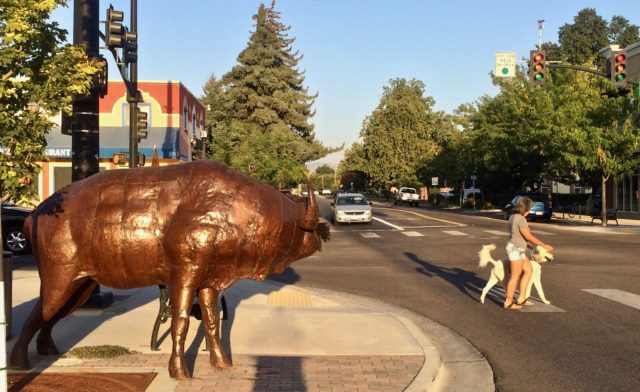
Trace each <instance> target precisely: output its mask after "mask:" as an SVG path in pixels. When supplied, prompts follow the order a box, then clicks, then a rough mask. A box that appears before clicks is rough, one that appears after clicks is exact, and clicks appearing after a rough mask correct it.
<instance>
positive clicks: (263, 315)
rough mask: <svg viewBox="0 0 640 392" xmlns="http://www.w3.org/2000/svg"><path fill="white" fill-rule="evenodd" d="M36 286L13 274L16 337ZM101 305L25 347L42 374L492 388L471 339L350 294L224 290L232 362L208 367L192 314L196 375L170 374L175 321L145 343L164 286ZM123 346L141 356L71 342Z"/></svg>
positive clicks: (269, 385)
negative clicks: (86, 352)
mask: <svg viewBox="0 0 640 392" xmlns="http://www.w3.org/2000/svg"><path fill="white" fill-rule="evenodd" d="M38 290H39V277H38V274H37V271H36V270H34V269H17V270H15V271H14V276H13V309H14V310H13V328H12V335H13V339H12V340H11V341H9V342H8V348H9V350H10V348H11V347H12V345H13V343H14V341H15V338H16V337H17V335H18V334H19V331H20V328H21V326H22V324H23V322H24V320H25V319H26V317H27V315H28V312H30V311H31V308H32V306H33V303H34V302H35V298H36V297H37V295H38ZM103 290H104V291H111V292H113V294H114V296H115V299H116V301H115V302H114V304H113V305H112V306H110V307H108V308H107V309H104V310H90V309H80V310H78V311H76V313H74V314H73V315H72V316H70V317H68V318H65V319H63V320H62V321H60V323H59V324H58V325H57V326H56V328H55V329H54V341H55V342H56V344H57V346H58V348H59V349H60V351H61V352H62V353H63V355H61V356H55V357H44V356H38V355H36V350H35V339H34V341H33V342H32V343H31V346H30V349H29V352H30V359H31V364H32V365H33V366H34V370H37V371H43V372H54V373H62V372H102V373H114V372H115V373H145V372H146V373H148V372H153V373H157V376H156V377H155V378H154V380H153V382H152V383H151V384H150V386H149V387H148V388H147V391H150V392H151V391H153V392H156V391H199V390H202V391H215V390H221V391H367V390H375V391H403V390H408V391H427V390H437V391H447V390H459V391H465V390H469V391H471V390H473V391H493V390H494V389H495V387H494V384H493V373H492V371H491V368H490V366H489V365H488V363H487V361H486V360H485V359H484V357H483V356H482V355H481V354H480V353H479V352H478V351H477V350H476V349H475V348H474V347H473V346H472V345H471V344H470V343H469V342H468V341H466V339H464V338H462V337H460V336H458V335H457V334H455V333H453V332H452V331H450V330H448V329H447V328H445V327H442V326H441V325H439V324H437V323H434V322H432V321H430V320H428V319H424V318H422V317H420V316H417V315H415V314H413V313H410V312H408V311H406V310H404V309H400V308H394V307H392V306H390V305H387V304H384V303H381V302H378V301H374V300H371V299H367V298H362V297H357V296H353V295H347V294H341V293H335V292H329V291H321V290H307V289H301V288H298V287H295V286H289V285H281V284H279V283H275V282H272V281H264V282H256V281H252V280H243V281H240V282H237V283H236V284H234V285H233V286H232V287H231V288H230V289H229V290H227V292H226V293H225V296H226V299H227V303H228V308H229V319H228V320H225V321H223V324H222V331H223V332H222V341H223V344H224V345H225V347H226V348H227V350H228V352H229V353H230V356H231V358H232V361H233V363H234V367H233V368H232V369H231V370H227V371H216V370H214V369H211V367H210V366H209V363H208V352H205V351H203V350H204V347H205V339H204V333H203V332H202V329H201V328H200V322H199V321H197V320H195V319H194V318H191V323H190V328H189V334H188V336H187V340H186V345H187V347H188V350H187V354H188V359H187V360H188V362H189V361H190V370H191V372H192V375H193V377H194V378H193V379H191V380H184V381H176V380H173V379H171V378H169V376H168V371H167V365H168V360H169V354H170V352H171V336H170V333H169V324H170V322H167V323H165V324H163V325H162V327H161V330H160V335H161V340H162V342H161V345H160V351H157V352H154V351H151V350H150V348H149V341H150V336H151V330H152V326H153V323H154V321H155V318H156V315H157V313H158V306H159V302H158V293H159V291H158V288H157V287H147V288H142V289H132V290H114V289H110V288H104V287H103ZM104 344H111V345H118V346H123V347H126V348H129V349H130V350H133V351H136V352H137V353H136V354H133V355H127V356H122V357H118V358H115V359H110V360H106V359H78V358H75V357H72V356H70V355H65V354H64V353H66V352H68V351H69V350H70V349H72V348H74V347H83V346H97V345H104Z"/></svg>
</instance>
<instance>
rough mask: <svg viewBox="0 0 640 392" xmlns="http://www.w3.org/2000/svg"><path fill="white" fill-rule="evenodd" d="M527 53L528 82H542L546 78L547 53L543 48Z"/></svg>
mask: <svg viewBox="0 0 640 392" xmlns="http://www.w3.org/2000/svg"><path fill="white" fill-rule="evenodd" d="M529 53H530V54H529V83H531V84H534V85H539V84H543V83H544V82H545V81H546V79H547V55H546V53H545V52H544V51H543V50H532V51H531V52H529Z"/></svg>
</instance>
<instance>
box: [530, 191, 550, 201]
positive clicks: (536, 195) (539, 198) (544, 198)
mask: <svg viewBox="0 0 640 392" xmlns="http://www.w3.org/2000/svg"><path fill="white" fill-rule="evenodd" d="M525 196H527V197H528V198H529V199H531V200H533V201H537V202H545V201H547V195H545V194H542V193H531V194H528V195H525Z"/></svg>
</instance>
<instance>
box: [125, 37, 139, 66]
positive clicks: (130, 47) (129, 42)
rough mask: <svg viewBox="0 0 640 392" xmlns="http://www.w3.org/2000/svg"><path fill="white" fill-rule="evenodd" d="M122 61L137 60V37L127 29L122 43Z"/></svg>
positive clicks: (134, 61)
mask: <svg viewBox="0 0 640 392" xmlns="http://www.w3.org/2000/svg"><path fill="white" fill-rule="evenodd" d="M124 62H125V64H131V63H137V62H138V37H137V34H134V33H131V32H128V31H127V32H126V40H125V43H124Z"/></svg>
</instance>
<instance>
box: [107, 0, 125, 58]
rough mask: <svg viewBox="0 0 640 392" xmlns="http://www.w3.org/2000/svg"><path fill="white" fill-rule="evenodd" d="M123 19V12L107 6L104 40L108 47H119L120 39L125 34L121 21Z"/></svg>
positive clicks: (120, 44) (120, 45)
mask: <svg viewBox="0 0 640 392" xmlns="http://www.w3.org/2000/svg"><path fill="white" fill-rule="evenodd" d="M123 20H124V12H122V11H116V10H114V9H113V6H110V7H109V8H107V22H106V26H105V34H104V42H105V43H106V44H107V47H109V48H121V47H122V42H123V41H122V39H123V37H124V34H125V29H124V26H123V25H122V21H123Z"/></svg>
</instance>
